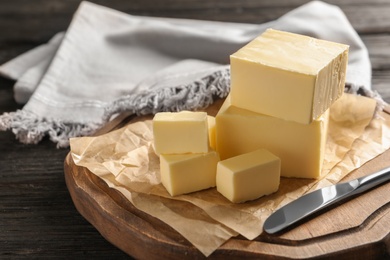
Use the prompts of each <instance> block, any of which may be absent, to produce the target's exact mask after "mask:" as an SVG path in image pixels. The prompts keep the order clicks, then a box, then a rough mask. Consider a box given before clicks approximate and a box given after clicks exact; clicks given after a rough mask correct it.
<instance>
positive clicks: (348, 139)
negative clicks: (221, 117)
mask: <svg viewBox="0 0 390 260" xmlns="http://www.w3.org/2000/svg"><path fill="white" fill-rule="evenodd" d="M375 106H376V102H375V101H374V100H373V99H370V98H367V97H363V96H357V95H352V94H344V95H343V97H342V98H341V99H340V100H338V101H337V102H336V103H335V104H334V105H333V106H332V107H331V111H330V122H329V132H328V140H327V146H326V151H325V161H324V164H323V170H322V175H321V178H320V179H318V180H313V179H297V178H282V179H281V183H280V188H279V190H278V192H276V193H274V194H271V195H268V196H264V197H262V198H260V199H257V200H255V201H251V202H246V203H241V204H233V203H231V202H229V201H228V200H227V199H225V198H224V197H223V196H222V195H220V194H219V193H218V192H217V191H216V189H215V188H212V189H208V190H204V191H199V192H195V193H191V194H186V195H180V196H176V197H171V196H170V195H169V194H168V192H167V191H166V190H165V188H164V187H163V186H162V184H161V182H160V172H159V158H158V157H157V156H156V154H155V153H154V150H153V132H152V121H151V120H152V117H146V118H138V119H136V120H135V121H133V122H131V123H130V124H128V125H127V126H125V127H123V128H121V129H118V130H115V131H112V132H110V133H107V134H104V135H101V136H98V137H80V138H73V139H71V141H70V145H71V154H72V158H73V160H74V162H75V163H76V165H78V166H82V167H86V168H88V169H89V170H90V171H91V172H92V173H94V174H96V175H97V176H99V177H100V178H102V179H103V180H104V181H105V182H106V183H107V184H108V185H109V187H111V188H113V189H117V190H118V191H120V192H121V193H122V194H123V195H124V196H126V197H127V198H128V199H129V201H130V202H132V203H133V204H134V206H135V207H137V208H138V209H139V210H142V211H144V212H146V213H148V214H150V215H152V216H154V217H156V218H159V219H160V220H162V221H163V222H165V223H167V224H168V225H170V226H171V227H172V228H174V229H175V230H177V232H179V233H180V234H181V235H183V236H184V237H185V238H186V239H187V240H188V241H190V242H191V243H192V244H193V245H194V246H195V247H197V248H198V249H199V250H200V251H201V252H202V253H203V254H204V255H205V256H208V255H210V254H211V253H212V252H213V251H214V250H216V249H217V248H218V247H219V246H221V245H222V244H223V243H224V242H225V241H227V240H228V239H229V238H231V237H233V236H236V235H238V234H241V235H242V236H244V237H246V238H247V239H250V240H251V239H254V238H256V237H257V236H258V235H260V234H261V232H262V230H263V223H264V221H265V220H266V218H267V217H268V216H269V215H270V214H271V213H272V212H273V211H275V210H276V209H278V208H279V207H281V206H283V205H285V204H287V203H288V202H291V201H293V200H295V199H297V198H299V197H300V196H302V195H303V194H305V193H307V192H309V191H312V190H315V189H318V188H320V187H324V186H327V185H331V184H334V183H337V182H339V181H340V180H341V179H342V178H343V177H345V176H346V175H347V174H348V173H350V172H351V171H353V170H354V169H356V168H358V167H360V166H361V165H362V164H364V163H365V162H367V161H369V160H371V159H373V158H374V157H376V156H377V155H379V154H381V153H383V152H384V151H386V150H387V149H388V148H389V147H390V122H389V121H390V120H386V119H385V118H384V117H383V115H384V114H383V112H381V113H378V114H376V116H375V117H374V116H373V115H374V111H375ZM217 110H218V109H216V108H215V107H213V108H210V109H209V112H210V114H215V112H216V111H217Z"/></svg>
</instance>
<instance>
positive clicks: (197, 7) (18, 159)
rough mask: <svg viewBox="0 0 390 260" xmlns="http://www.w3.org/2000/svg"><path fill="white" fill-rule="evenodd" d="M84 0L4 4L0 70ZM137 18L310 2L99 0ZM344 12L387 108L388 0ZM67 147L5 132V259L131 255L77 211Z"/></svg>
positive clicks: (1, 86) (0, 188)
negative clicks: (70, 186)
mask: <svg viewBox="0 0 390 260" xmlns="http://www.w3.org/2000/svg"><path fill="white" fill-rule="evenodd" d="M79 2H80V1H79V0H67V1H61V0H12V1H8V0H0V64H1V63H4V62H6V61H7V60H9V59H11V58H13V57H15V56H17V55H19V54H21V53H23V52H24V51H27V50H29V49H31V48H33V47H35V46H38V45H40V44H42V43H45V42H46V41H47V40H49V39H50V38H51V37H52V36H53V35H54V34H55V33H57V32H59V31H63V30H65V29H66V28H67V26H68V25H69V23H70V21H71V18H72V15H73V13H74V11H75V10H76V9H77V7H78V4H79ZM92 2H95V3H98V4H102V5H105V6H109V7H112V8H114V9H117V10H120V11H123V12H126V13H129V14H134V15H148V16H164V17H180V18H193V19H204V20H219V21H233V22H249V23H263V22H266V21H269V20H273V19H276V18H278V17H279V16H281V15H283V14H284V13H286V12H288V11H290V10H292V9H294V8H296V7H297V6H299V5H301V4H303V3H306V2H308V1H307V0H295V1H291V0H290V1H288V0H272V1H260V0H259V1H253V0H244V1H240V0H231V1H224V0H218V1H209V0H202V1H189V0H186V1H183V0H165V1H157V0H143V1H135V0H134V1H125V0H113V1H108V0H95V1H92ZM327 2H329V3H332V4H336V5H339V6H340V7H341V9H342V10H343V11H344V12H345V14H346V15H347V17H348V19H349V20H350V22H351V23H352V25H353V27H354V28H355V29H356V30H357V32H358V33H359V35H360V36H361V38H362V39H363V41H364V43H365V44H366V45H367V47H368V50H369V53H370V58H371V62H372V67H373V78H372V82H373V89H375V90H377V91H378V92H379V93H380V94H381V95H382V96H383V98H384V99H385V100H386V101H387V102H390V15H389V13H390V0H356V1H351V0H339V1H337V0H331V1H327ZM13 84H14V82H13V81H11V80H7V79H4V78H1V77H0V113H3V112H9V111H14V110H16V109H18V108H21V106H19V105H17V104H16V103H15V101H14V99H13V91H12V86H13ZM68 152H69V150H68V149H56V147H55V145H54V144H53V143H51V142H50V141H49V140H47V139H45V140H43V142H41V143H39V144H38V145H24V144H20V143H19V142H18V141H16V140H15V137H14V135H13V134H12V132H10V131H8V132H0V259H13V258H29V259H30V258H37V259H41V258H45V257H52V258H83V259H89V258H93V259H96V258H102V259H107V258H108V257H110V258H111V259H122V258H123V259H127V258H128V256H127V255H126V254H124V253H123V252H122V251H120V250H119V249H117V248H115V247H114V246H113V245H111V244H110V243H109V242H107V241H106V240H105V239H104V238H103V237H102V236H101V235H100V234H99V233H98V232H97V231H96V229H95V228H94V227H93V226H91V225H90V224H89V223H88V222H87V221H86V220H85V219H84V218H83V217H82V216H81V215H80V214H79V213H78V212H77V210H76V209H75V207H74V205H73V202H72V200H71V198H70V195H69V193H68V190H67V187H66V185H65V181H64V170H63V162H64V158H65V156H66V154H67V153H68Z"/></svg>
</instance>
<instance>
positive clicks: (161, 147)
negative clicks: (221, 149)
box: [153, 111, 209, 155]
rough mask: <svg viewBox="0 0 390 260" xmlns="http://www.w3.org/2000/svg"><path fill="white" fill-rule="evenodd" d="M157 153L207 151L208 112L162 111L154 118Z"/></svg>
mask: <svg viewBox="0 0 390 260" xmlns="http://www.w3.org/2000/svg"><path fill="white" fill-rule="evenodd" d="M153 136H154V149H155V151H156V154H158V155H160V154H180V153H207V152H208V150H209V139H208V138H209V134H208V123H207V113H206V112H191V111H182V112H176V113H171V112H160V113H157V114H156V115H155V116H154V118H153Z"/></svg>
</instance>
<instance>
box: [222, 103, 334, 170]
mask: <svg viewBox="0 0 390 260" xmlns="http://www.w3.org/2000/svg"><path fill="white" fill-rule="evenodd" d="M328 120H329V112H326V113H324V114H323V115H322V116H321V117H320V118H318V119H316V120H314V121H313V122H312V123H311V124H300V123H296V122H292V121H287V120H283V119H279V118H275V117H271V116H267V115H263V114H259V113H256V112H253V111H249V110H246V109H242V108H238V107H235V106H233V105H231V103H230V98H229V97H227V99H226V100H225V102H224V104H223V105H222V107H221V109H220V111H219V112H218V114H217V116H216V137H217V138H216V141H217V151H218V153H219V155H220V157H221V160H224V159H227V158H230V157H234V156H237V155H240V154H244V153H248V152H251V151H255V150H257V149H260V148H264V149H267V150H269V151H270V152H272V153H273V154H275V155H276V156H278V157H279V158H280V159H281V161H282V168H281V175H282V176H285V177H299V178H318V177H319V176H320V173H321V167H322V163H323V158H324V152H325V144H326V136H327V129H328Z"/></svg>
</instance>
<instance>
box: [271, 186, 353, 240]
mask: <svg viewBox="0 0 390 260" xmlns="http://www.w3.org/2000/svg"><path fill="white" fill-rule="evenodd" d="M358 186H359V181H358V180H353V181H350V182H345V183H339V184H337V185H333V186H329V187H325V188H322V189H319V190H316V191H313V192H311V193H308V194H306V195H304V196H302V197H300V198H299V199H297V200H295V201H293V202H291V203H289V204H287V205H285V206H284V207H281V208H280V209H278V210H277V211H275V212H274V213H273V214H272V215H271V216H270V217H269V218H268V219H267V220H266V221H265V223H264V230H265V231H266V232H267V233H269V234H274V233H277V232H279V231H281V230H283V229H285V228H286V227H288V226H290V225H292V224H294V223H296V222H298V221H300V220H302V219H304V218H305V217H307V216H309V215H311V214H312V213H314V212H316V211H318V210H321V209H322V208H324V207H326V206H328V205H329V204H330V203H335V202H337V201H340V200H342V199H344V198H346V197H347V196H348V195H349V194H351V193H352V192H353V191H354V190H355V189H356V188H357V187H358Z"/></svg>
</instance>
